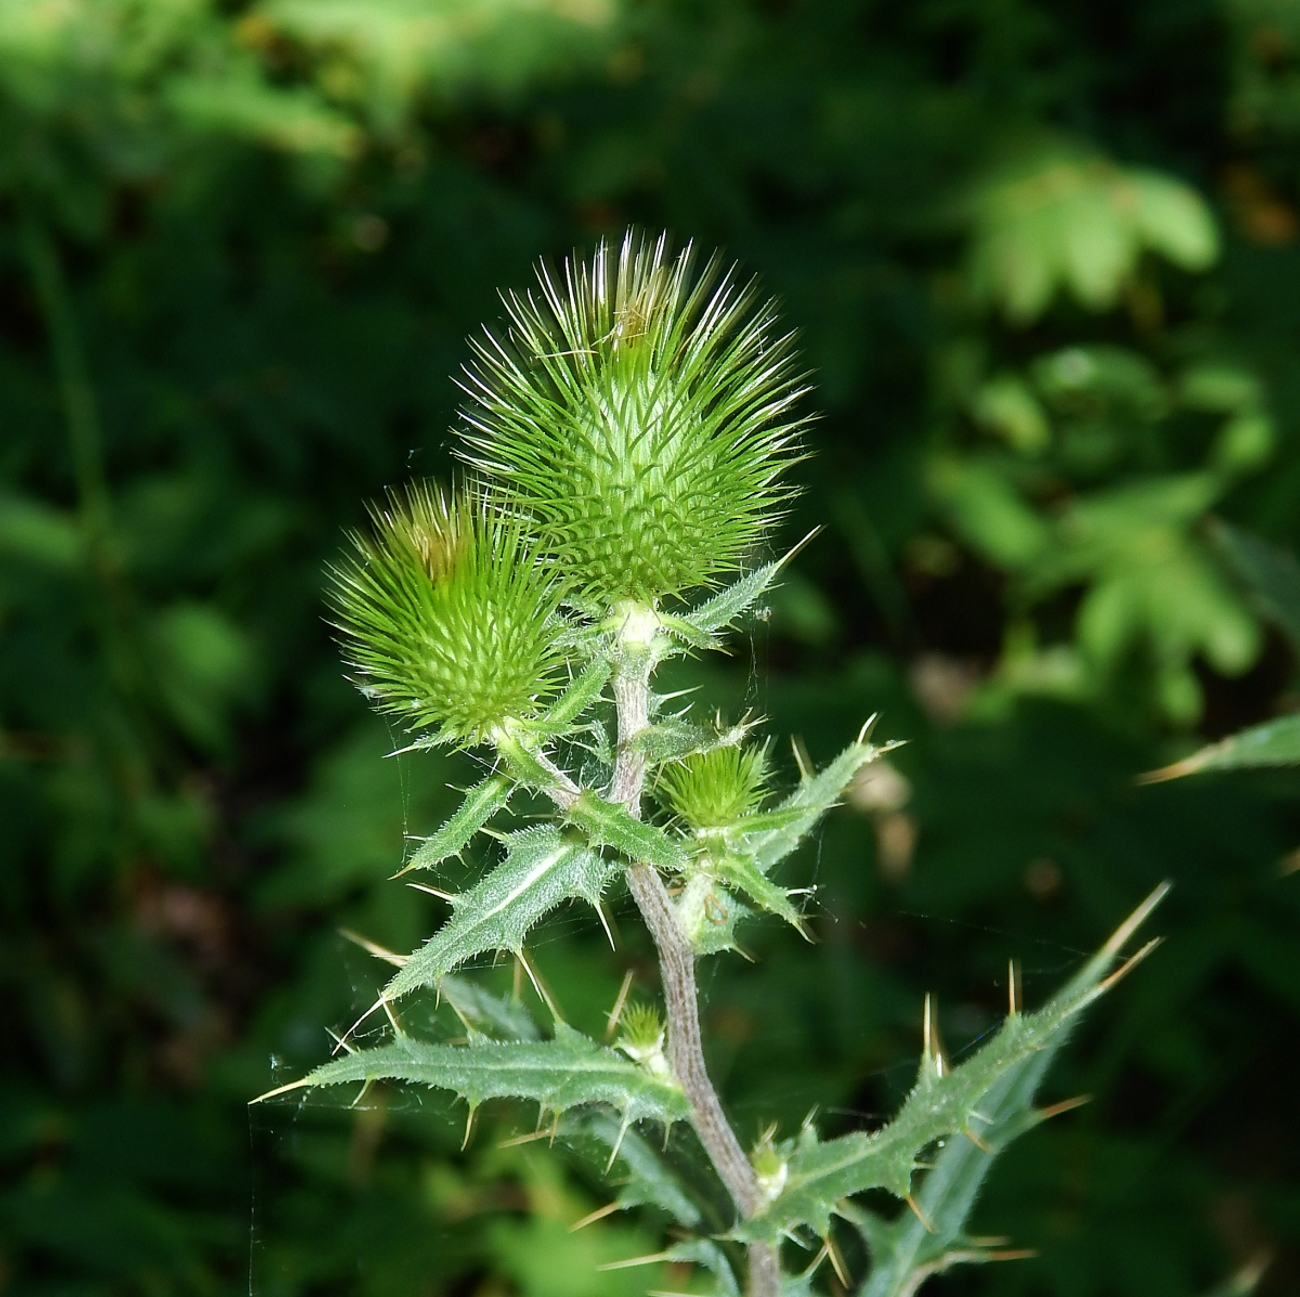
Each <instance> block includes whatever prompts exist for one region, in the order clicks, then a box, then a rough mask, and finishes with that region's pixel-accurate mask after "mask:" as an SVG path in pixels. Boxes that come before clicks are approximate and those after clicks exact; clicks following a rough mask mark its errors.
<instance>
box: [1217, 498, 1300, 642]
mask: <svg viewBox="0 0 1300 1297" xmlns="http://www.w3.org/2000/svg"><path fill="white" fill-rule="evenodd" d="M1210 535H1211V539H1212V540H1213V542H1214V544H1215V546H1216V548H1217V550H1218V552H1219V553H1220V554H1221V555H1222V556H1223V558H1224V560H1225V561H1226V562H1227V565H1228V568H1229V570H1230V571H1231V572H1232V573H1233V574H1234V575H1235V576H1236V577H1237V579H1238V580H1239V581H1241V582H1242V584H1243V585H1245V587H1246V588H1247V590H1248V591H1249V593H1250V595H1251V597H1252V599H1253V600H1254V602H1255V603H1256V604H1257V605H1258V607H1259V609H1260V611H1261V612H1262V613H1263V615H1264V616H1265V617H1267V618H1268V619H1269V621H1271V622H1272V623H1273V624H1274V625H1275V626H1277V628H1278V629H1279V630H1280V631H1281V632H1282V633H1283V634H1284V635H1285V636H1286V637H1287V639H1288V641H1289V642H1290V644H1291V647H1292V649H1293V651H1294V652H1295V654H1296V656H1297V657H1300V561H1297V559H1296V556H1295V554H1294V553H1291V552H1289V551H1287V550H1283V549H1278V548H1277V547H1276V546H1274V545H1269V544H1268V543H1267V542H1266V541H1263V540H1261V539H1260V538H1259V537H1258V536H1252V535H1251V534H1250V533H1249V532H1247V531H1243V530H1242V529H1241V528H1238V527H1233V526H1231V525H1230V524H1229V523H1226V522H1223V521H1222V520H1215V522H1214V524H1213V525H1212V527H1211V529H1210Z"/></svg>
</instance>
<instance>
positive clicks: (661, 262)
mask: <svg viewBox="0 0 1300 1297" xmlns="http://www.w3.org/2000/svg"><path fill="white" fill-rule="evenodd" d="M505 304H506V309H507V313H508V316H509V320H510V327H509V331H508V333H507V335H506V337H505V338H504V339H501V338H497V337H495V336H494V335H492V334H491V333H487V334H485V335H484V337H483V338H481V339H479V340H478V341H477V343H476V345H475V351H476V358H475V362H474V364H473V365H472V366H471V367H470V368H469V370H468V371H467V375H466V381H465V389H466V392H467V394H468V396H469V398H470V402H469V405H468V406H467V408H466V410H465V412H464V418H465V424H466V426H465V428H464V429H463V440H464V443H465V445H464V450H463V454H464V456H465V458H466V459H468V460H469V462H470V463H471V464H473V465H474V467H475V469H476V470H477V471H479V472H481V473H482V474H484V476H485V477H487V478H489V479H491V480H492V482H493V483H494V486H495V488H496V489H497V490H498V491H499V492H500V494H501V497H502V499H503V500H504V501H505V502H506V504H507V507H510V508H512V509H515V510H517V511H518V512H519V513H520V514H522V515H526V516H528V517H529V518H530V519H531V520H532V523H533V525H534V527H535V529H536V532H537V534H538V536H539V538H540V540H541V542H542V545H543V548H544V550H545V552H546V553H547V555H548V556H549V557H551V558H552V559H553V560H554V561H555V562H556V563H557V564H558V565H560V566H562V567H563V568H564V569H565V570H566V571H567V572H569V573H571V574H572V576H573V577H574V579H575V581H576V583H577V598H578V599H579V600H580V601H581V602H583V603H584V604H585V605H587V606H589V607H593V608H596V609H599V610H601V611H604V610H605V609H607V608H608V607H610V606H612V605H613V604H615V603H617V602H619V601H621V600H634V601H637V602H640V603H644V604H650V605H653V604H655V603H657V602H658V601H660V600H661V599H663V598H666V597H670V596H674V595H678V594H681V593H683V592H684V591H687V590H690V589H693V588H696V587H699V586H706V585H709V584H711V583H713V582H714V581H715V579H716V578H717V577H718V576H719V575H721V574H723V573H726V572H729V571H735V570H737V569H738V568H739V566H740V564H741V563H742V562H743V561H744V560H745V559H746V557H747V556H748V555H750V554H751V553H752V552H753V550H754V549H755V547H756V546H757V545H758V544H759V543H760V542H761V541H762V539H763V537H764V535H765V533H766V532H767V530H768V529H769V528H770V527H771V525H772V524H773V522H774V521H775V520H776V519H777V518H778V517H779V516H780V514H781V511H782V507H783V504H784V502H785V501H786V500H787V499H788V498H789V496H790V494H791V491H790V488H789V487H788V486H786V485H784V484H783V483H782V482H781V481H780V478H781V475H782V473H783V472H784V471H785V470H786V469H787V468H788V467H789V466H790V464H791V463H793V462H794V460H795V459H796V458H797V457H798V432H799V429H800V427H801V425H802V422H803V421H802V420H801V419H800V418H798V417H797V416H796V415H795V414H794V413H793V406H794V405H795V403H796V402H797V400H798V398H799V396H800V395H801V394H802V391H803V388H802V386H801V381H800V376H799V374H798V373H797V372H796V370H795V367H794V352H793V348H792V339H791V337H790V335H788V334H787V335H781V334H778V333H777V328H776V316H775V312H774V309H773V306H772V304H771V303H770V302H769V303H759V301H758V299H757V295H756V293H755V291H754V288H753V286H752V285H750V286H739V285H738V284H737V283H736V281H735V278H734V275H733V273H732V272H727V273H725V274H724V273H721V272H720V268H719V266H718V265H717V263H716V262H710V263H709V264H708V265H707V266H706V267H705V268H704V269H703V271H702V272H700V273H699V274H697V273H696V272H695V268H694V264H693V257H692V254H691V249H690V248H689V247H687V249H686V250H685V251H683V252H682V253H681V254H680V255H679V256H677V257H676V259H675V260H671V261H670V260H669V255H668V249H667V241H666V239H665V238H660V239H658V240H657V241H655V242H653V243H649V242H646V241H644V240H640V239H638V238H636V237H635V236H633V235H630V234H629V235H628V237H627V238H626V239H625V240H624V241H623V243H622V245H621V247H620V248H618V250H617V251H615V250H614V249H613V248H611V247H610V246H609V245H606V244H602V245H601V246H600V247H599V248H598V249H597V252H596V255H595V257H594V258H593V260H592V261H591V263H590V264H585V263H579V262H577V261H576V260H571V261H569V262H567V263H566V265H565V268H564V271H563V287H562V288H561V286H560V285H559V284H557V282H556V279H555V277H554V276H552V275H551V274H550V273H549V272H548V271H546V270H545V269H542V270H541V271H540V272H539V292H538V293H537V294H533V293H527V294H524V295H522V296H520V295H516V294H510V295H507V296H506V298H505Z"/></svg>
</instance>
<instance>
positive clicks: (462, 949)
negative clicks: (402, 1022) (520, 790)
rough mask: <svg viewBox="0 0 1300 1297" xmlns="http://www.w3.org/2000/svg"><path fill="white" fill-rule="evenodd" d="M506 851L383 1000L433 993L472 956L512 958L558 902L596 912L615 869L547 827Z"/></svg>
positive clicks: (513, 838) (523, 835)
mask: <svg viewBox="0 0 1300 1297" xmlns="http://www.w3.org/2000/svg"><path fill="white" fill-rule="evenodd" d="M505 844H506V858H505V859H504V860H503V861H502V862H501V863H500V864H499V865H497V867H496V868H495V869H493V870H492V872H491V873H490V874H488V875H487V877H486V878H484V879H483V880H482V881H481V882H479V883H477V884H476V885H475V886H474V887H472V888H471V889H470V890H469V891H468V892H466V893H465V894H464V895H463V896H458V897H457V898H456V899H455V900H454V901H453V902H452V909H453V912H452V916H451V918H450V919H448V920H447V922H446V923H445V924H443V926H442V927H441V928H439V930H438V931H437V932H436V933H434V935H433V936H432V937H430V938H429V940H428V941H426V942H425V943H424V945H423V946H421V947H420V948H419V949H418V950H416V951H415V952H414V953H413V954H412V955H411V957H410V959H409V960H407V962H406V965H405V966H404V967H403V968H402V969H401V971H400V972H399V973H398V974H397V976H396V977H394V978H393V980H392V981H391V982H389V984H388V985H387V986H386V987H385V988H384V999H385V1000H396V999H397V998H398V997H399V996H402V995H405V994H406V993H407V992H408V991H413V990H415V989H416V988H417V987H420V986H432V985H435V984H436V983H437V981H438V979H439V978H441V977H442V976H444V975H445V974H446V973H450V972H451V971H452V969H454V968H456V967H457V966H458V965H460V964H463V963H464V962H465V961H466V960H467V959H473V958H474V956H475V955H481V954H484V953H488V952H496V951H498V950H509V951H515V952H517V951H519V950H520V949H522V947H523V944H524V938H525V937H526V936H527V935H528V932H529V930H530V929H531V928H532V927H533V925H534V924H536V923H538V922H539V921H540V920H541V919H542V918H544V917H545V916H546V915H547V914H548V913H550V911H551V910H553V909H554V908H555V907H556V906H557V905H559V904H560V903H561V902H562V901H566V900H570V899H575V898H577V899H581V900H584V901H587V902H589V903H590V904H591V905H593V906H594V905H596V904H597V902H598V901H599V900H600V895H601V893H602V892H603V891H604V890H605V887H606V886H607V885H608V883H609V881H610V879H611V878H613V877H614V875H615V874H617V873H618V872H619V870H620V868H621V866H620V865H619V864H618V863H617V862H616V861H610V860H604V859H602V858H601V857H600V856H599V855H597V853H596V852H594V851H592V850H591V849H590V848H589V847H588V846H587V845H586V844H585V843H583V842H575V841H574V840H573V839H572V838H570V837H568V836H566V835H565V834H563V833H561V832H560V831H559V830H558V829H556V828H554V827H552V826H550V825H543V826H540V827H538V828H533V829H523V830H521V831H520V832H518V833H511V834H509V835H508V836H507V837H506V839H505Z"/></svg>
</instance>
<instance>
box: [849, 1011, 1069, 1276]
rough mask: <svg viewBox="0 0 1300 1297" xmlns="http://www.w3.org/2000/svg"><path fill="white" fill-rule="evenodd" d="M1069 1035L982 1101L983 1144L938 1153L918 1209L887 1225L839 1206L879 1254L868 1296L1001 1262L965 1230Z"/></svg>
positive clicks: (968, 1141)
mask: <svg viewBox="0 0 1300 1297" xmlns="http://www.w3.org/2000/svg"><path fill="white" fill-rule="evenodd" d="M1066 1035H1067V1033H1066V1032H1063V1031H1061V1032H1057V1033H1056V1035H1055V1036H1054V1037H1053V1038H1052V1039H1051V1040H1050V1041H1049V1042H1048V1043H1047V1045H1046V1046H1045V1047H1044V1048H1042V1049H1041V1050H1039V1051H1038V1053H1036V1054H1033V1055H1031V1056H1030V1057H1028V1058H1026V1059H1023V1060H1022V1061H1021V1062H1019V1063H1016V1064H1013V1065H1012V1066H1011V1067H1009V1068H1008V1069H1007V1072H1006V1074H1005V1075H1004V1077H1003V1078H1002V1079H1001V1081H999V1082H998V1083H997V1085H995V1086H994V1087H993V1088H992V1089H990V1090H989V1092H988V1093H987V1094H985V1095H984V1097H983V1098H982V1099H981V1100H980V1105H979V1110H980V1116H981V1118H987V1120H986V1121H983V1122H981V1124H980V1128H979V1130H978V1132H976V1137H977V1138H978V1139H979V1144H977V1143H976V1142H975V1139H972V1138H969V1137H965V1136H960V1137H956V1138H953V1139H948V1140H945V1141H944V1142H943V1146H942V1147H941V1148H939V1149H937V1150H935V1151H934V1152H932V1153H931V1154H930V1156H929V1158H928V1162H929V1166H930V1169H929V1170H928V1171H927V1172H926V1174H925V1178H924V1180H923V1181H922V1183H921V1188H920V1191H919V1192H918V1193H917V1195H916V1203H917V1208H918V1210H917V1211H906V1212H902V1213H901V1214H899V1215H898V1216H897V1217H896V1218H895V1219H893V1220H890V1221H885V1220H883V1219H881V1218H880V1217H878V1216H876V1215H874V1214H873V1213H871V1212H868V1211H866V1210H864V1209H862V1208H859V1207H857V1206H856V1205H854V1204H849V1203H843V1204H841V1205H840V1207H839V1208H837V1210H838V1211H841V1212H842V1213H843V1214H844V1215H845V1216H846V1218H847V1219H849V1220H851V1221H853V1223H854V1224H856V1225H857V1226H858V1228H859V1229H860V1230H861V1232H862V1234H863V1237H864V1238H865V1239H866V1241H867V1246H868V1248H869V1250H870V1252H871V1274H870V1276H869V1278H868V1282H867V1285H866V1287H865V1288H864V1289H863V1290H862V1294H861V1297H905V1294H907V1293H908V1292H909V1291H911V1290H910V1289H909V1287H908V1285H909V1284H914V1283H915V1282H916V1278H917V1274H918V1272H919V1271H921V1270H922V1269H923V1268H925V1267H933V1268H934V1270H935V1272H938V1270H941V1269H948V1268H949V1267H951V1266H952V1265H956V1264H958V1263H959V1262H978V1261H981V1260H993V1259H996V1255H997V1254H996V1251H995V1250H994V1249H991V1248H988V1247H987V1246H981V1245H980V1244H979V1243H977V1242H975V1241H972V1240H970V1239H968V1238H967V1237H966V1236H965V1235H964V1233H963V1230H964V1228H965V1225H966V1221H967V1219H968V1217H969V1215H970V1211H971V1208H972V1207H973V1206H974V1204H975V1199H976V1197H977V1196H978V1194H979V1191H980V1188H981V1187H982V1186H983V1183H984V1180H985V1178H986V1177H987V1175H988V1173H989V1171H990V1170H992V1168H993V1164H994V1162H995V1160H996V1154H997V1153H1000V1152H1001V1151H1002V1150H1003V1149H1004V1148H1006V1146H1007V1145H1008V1144H1009V1143H1010V1142H1011V1141H1012V1140H1013V1139H1014V1138H1015V1137H1016V1136H1017V1135H1019V1134H1021V1133H1023V1131H1024V1130H1025V1129H1026V1128H1027V1127H1028V1125H1030V1124H1033V1119H1034V1117H1036V1115H1037V1114H1036V1113H1035V1112H1034V1109H1033V1107H1032V1102H1033V1097H1034V1094H1035V1092H1036V1091H1037V1089H1038V1085H1039V1083H1040V1082H1041V1080H1042V1078H1043V1076H1044V1074H1045V1073H1046V1071H1047V1069H1048V1067H1049V1066H1050V1064H1051V1062H1052V1060H1053V1059H1054V1058H1055V1056H1056V1052H1057V1050H1058V1049H1059V1048H1060V1047H1061V1045H1062V1044H1064V1042H1065V1039H1066ZM1027 1119H1028V1120H1027ZM981 1145H983V1147H981ZM990 1150H992V1152H990Z"/></svg>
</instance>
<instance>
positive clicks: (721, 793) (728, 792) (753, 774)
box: [655, 744, 768, 832]
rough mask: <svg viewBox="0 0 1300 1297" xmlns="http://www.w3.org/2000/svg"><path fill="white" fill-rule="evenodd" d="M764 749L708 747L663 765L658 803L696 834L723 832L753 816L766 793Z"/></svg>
mask: <svg viewBox="0 0 1300 1297" xmlns="http://www.w3.org/2000/svg"><path fill="white" fill-rule="evenodd" d="M767 778H768V766H767V745H766V744H763V745H762V746H759V747H752V746H743V745H740V744H737V745H734V746H731V747H725V748H712V749H711V750H709V751H708V752H696V753H694V754H693V755H691V756H688V757H683V758H682V760H681V761H679V762H676V763H675V764H673V765H670V766H665V767H664V768H663V769H662V770H661V771H660V772H659V777H658V779H657V780H656V783H655V794H656V796H657V797H658V799H659V801H660V802H661V803H662V804H663V805H664V806H665V807H666V808H667V809H668V810H670V811H672V812H673V813H674V814H676V815H679V816H681V818H682V819H683V820H685V821H686V823H687V824H689V825H690V826H691V828H693V829H695V830H696V831H697V832H700V831H707V830H709V829H726V828H730V827H731V826H732V825H733V824H736V823H737V822H738V821H740V820H742V819H743V818H744V817H745V816H746V815H752V814H753V813H754V811H756V810H757V809H758V807H759V804H760V803H761V802H762V800H763V795H764V793H765V791H766V786H767Z"/></svg>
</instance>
